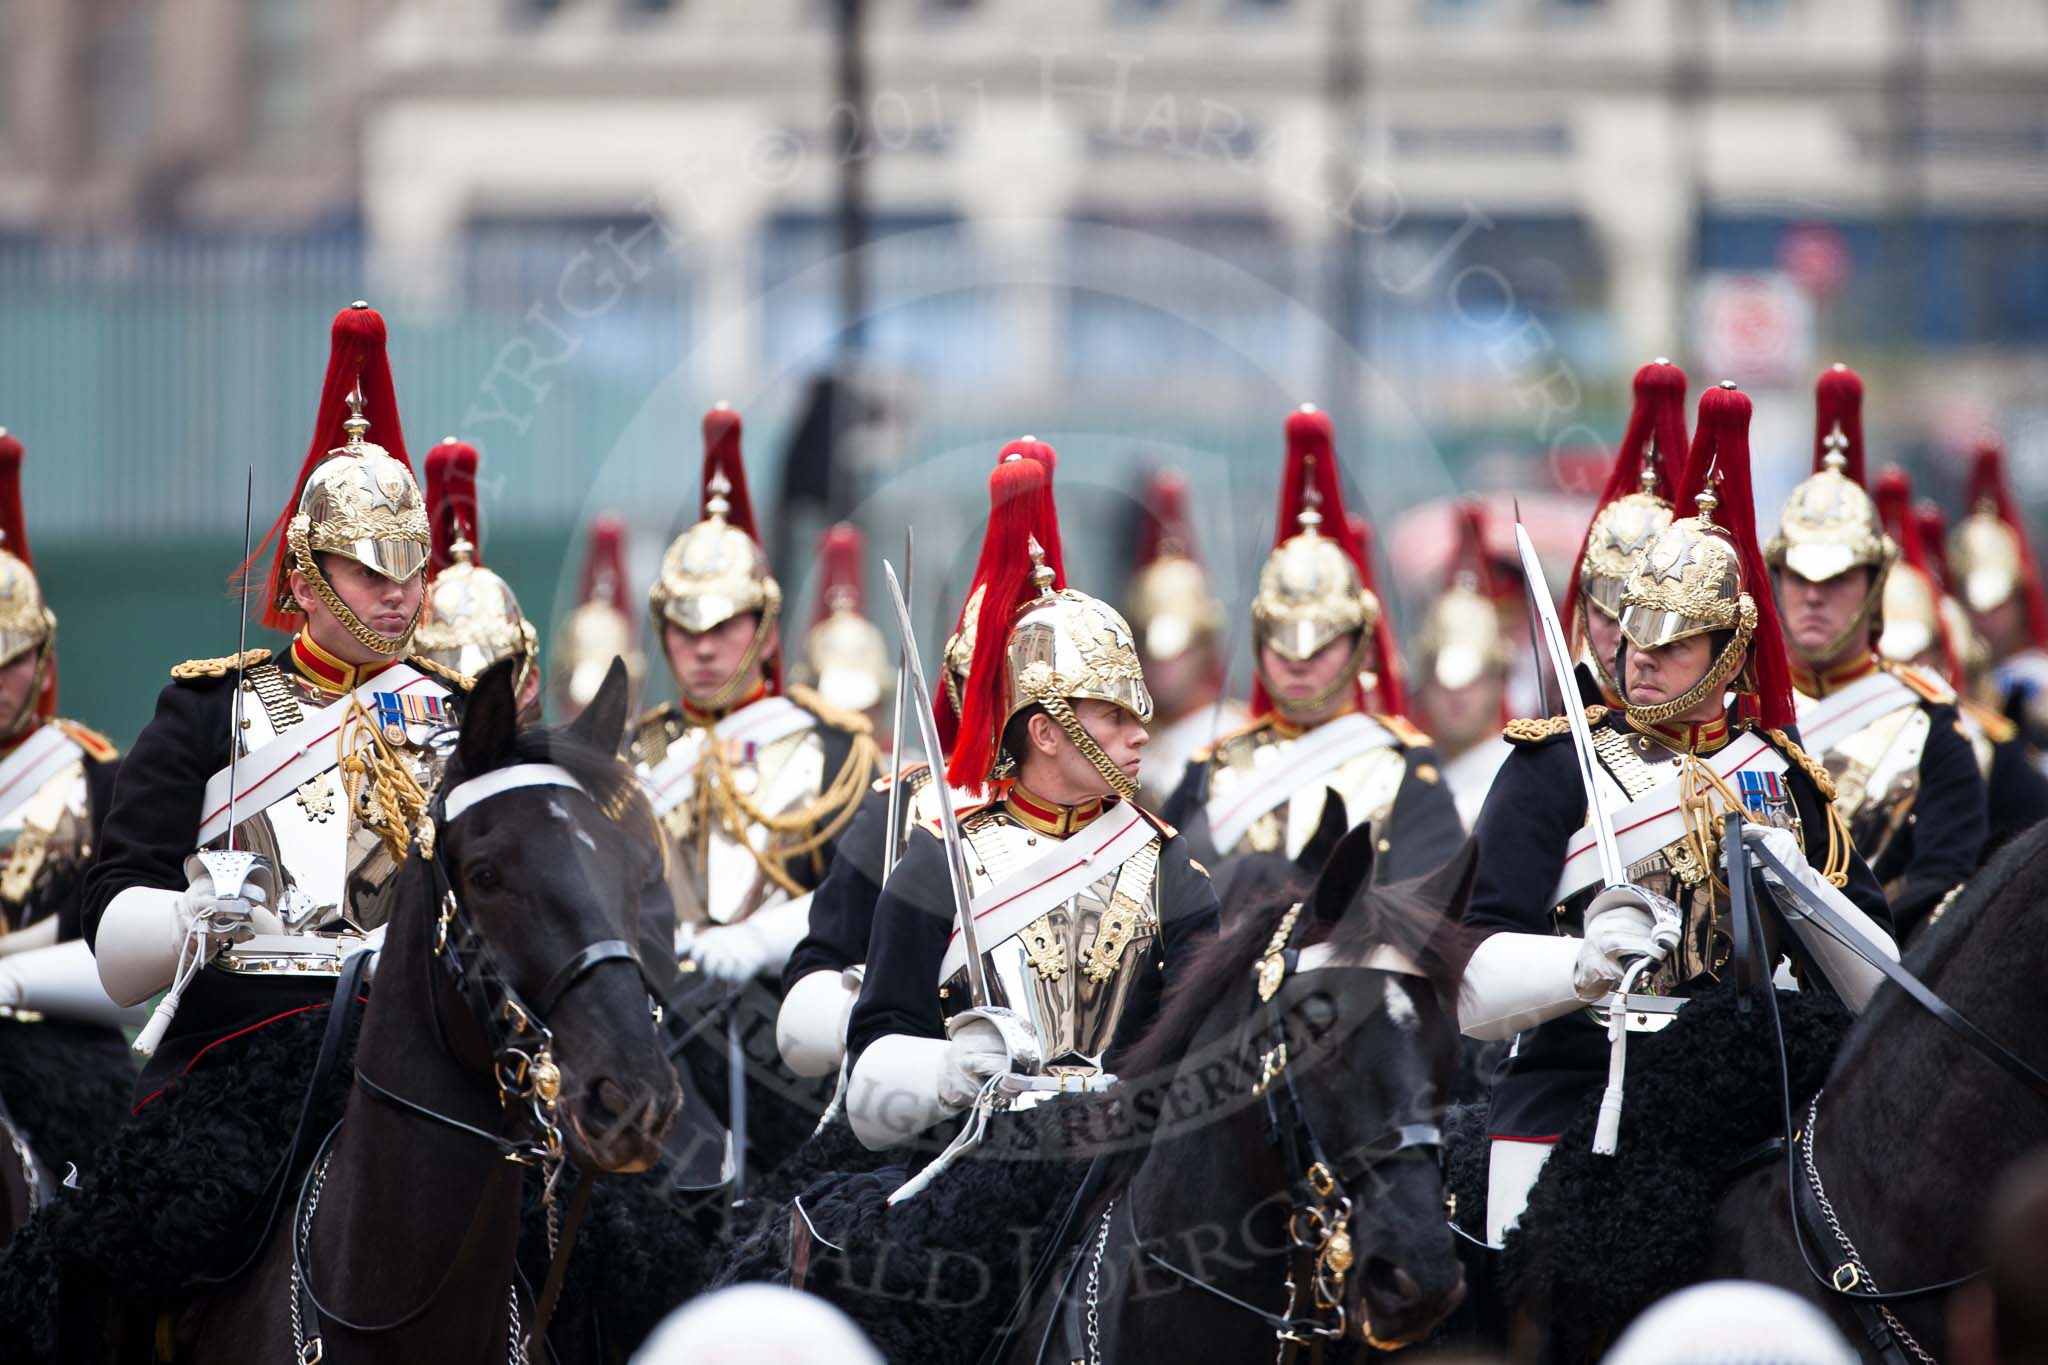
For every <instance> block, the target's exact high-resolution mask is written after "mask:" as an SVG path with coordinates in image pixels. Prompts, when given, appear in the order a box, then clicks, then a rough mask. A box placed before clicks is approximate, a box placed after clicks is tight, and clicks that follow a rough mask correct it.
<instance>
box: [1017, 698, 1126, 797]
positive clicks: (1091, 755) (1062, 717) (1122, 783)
mask: <svg viewBox="0 0 2048 1365" xmlns="http://www.w3.org/2000/svg"><path fill="white" fill-rule="evenodd" d="M1038 704H1039V705H1040V706H1042V707H1044V708H1045V713H1046V714H1047V715H1048V716H1051V717H1052V718H1053V720H1054V721H1055V722H1056V723H1057V724H1058V725H1059V727H1060V729H1062V730H1064V731H1066V732H1067V738H1068V740H1070V741H1071V742H1072V743H1073V746H1074V747H1075V748H1076V749H1078V750H1080V752H1081V757H1083V758H1085V759H1087V760H1088V761H1089V762H1090V763H1092V764H1094V765H1095V771H1096V772H1098V773H1100V774H1101V775H1102V780H1103V781H1105V782H1107V783H1108V784H1109V789H1110V790H1111V791H1113V792H1115V793H1116V794H1117V795H1118V796H1121V797H1122V798H1123V799H1124V800H1126V801H1132V800H1135V799H1136V798H1137V795H1138V783H1137V780H1136V779H1134V778H1133V777H1132V776H1131V775H1130V774H1129V773H1127V772H1125V771H1124V770H1123V769H1122V768H1120V767H1118V766H1117V765H1116V764H1115V763H1114V762H1112V761H1111V759H1110V757H1109V755H1108V754H1107V753H1105V752H1103V748H1102V746H1101V745H1100V744H1098V743H1096V740H1095V736H1093V735H1091V734H1089V733H1088V729H1087V727H1086V726H1084V725H1082V724H1081V718H1080V717H1079V716H1077V715H1075V714H1074V708H1073V707H1072V706H1071V705H1069V704H1068V702H1067V699H1066V698H1065V697H1042V698H1040V699H1039V702H1038Z"/></svg>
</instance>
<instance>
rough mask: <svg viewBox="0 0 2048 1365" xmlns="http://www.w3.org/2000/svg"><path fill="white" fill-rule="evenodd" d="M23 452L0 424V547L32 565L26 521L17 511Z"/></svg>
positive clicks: (19, 442) (16, 441)
mask: <svg viewBox="0 0 2048 1365" xmlns="http://www.w3.org/2000/svg"><path fill="white" fill-rule="evenodd" d="M25 453H26V452H25V451H24V450H23V449H22V445H21V441H20V439H19V438H18V437H15V436H11V435H9V434H8V432H7V430H6V429H5V428H4V427H0V550H5V551H7V553H8V554H11V555H13V556H14V557H15V558H16V559H18V560H20V561H21V562H22V563H24V564H26V565H28V566H29V567H30V568H34V567H35V561H34V560H33V559H30V558H29V553H28V521H27V519H26V518H25V517H24V516H23V515H22V511H21V457H22V456H23V455H24V454H25Z"/></svg>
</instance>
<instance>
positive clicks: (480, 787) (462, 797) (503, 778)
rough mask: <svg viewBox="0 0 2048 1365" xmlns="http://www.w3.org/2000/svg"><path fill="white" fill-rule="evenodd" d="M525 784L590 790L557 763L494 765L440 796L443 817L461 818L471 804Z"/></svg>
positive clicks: (527, 785) (446, 818) (447, 818)
mask: <svg viewBox="0 0 2048 1365" xmlns="http://www.w3.org/2000/svg"><path fill="white" fill-rule="evenodd" d="M523 787H569V788H571V789H573V790H575V791H579V792H582V793H583V794H584V795H586V796H588V795H589V794H590V793H589V791H588V789H587V788H585V787H584V785H583V784H582V783H581V782H578V781H577V780H576V778H575V775H574V774H572V773H571V772H570V771H569V770H568V769H567V768H564V767H562V766H561V765H560V764H556V763H513V764H509V765H507V766H506V767H503V768H493V769H491V770H490V771H489V772H487V773H479V774H478V775H477V776H475V777H472V778H470V779H469V780H468V781H466V782H458V783H456V784H455V786H454V787H453V788H452V789H450V790H449V791H448V792H447V793H446V794H444V795H443V796H442V798H441V820H442V821H443V822H448V821H453V820H457V819H460V818H461V816H462V814H463V812H464V811H467V810H468V809H469V808H470V807H471V806H475V805H479V804H481V803H482V802H485V801H488V800H490V799H491V798H492V797H494V796H502V795H504V794H505V793H506V792H510V791H518V790H520V789H521V788H523Z"/></svg>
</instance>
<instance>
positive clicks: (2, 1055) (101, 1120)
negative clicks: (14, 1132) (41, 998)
mask: <svg viewBox="0 0 2048 1365" xmlns="http://www.w3.org/2000/svg"><path fill="white" fill-rule="evenodd" d="M134 1089H135V1054H134V1053H133V1052H131V1051H130V1050H129V1048H128V1040H127V1038H125V1037H124V1036H122V1033H121V1031H120V1030H119V1029H117V1028H110V1027H108V1026H107V1025H104V1024H74V1023H66V1022H62V1021H59V1020H55V1019H49V1020H44V1021H43V1022H41V1023H34V1024H25V1023H22V1022H20V1021H19V1020H15V1019H0V1102H4V1103H5V1104H6V1106H7V1112H8V1114H9V1115H10V1116H11V1117H12V1118H13V1119H14V1122H15V1123H16V1125H17V1126H19V1127H20V1128H21V1130H22V1134H23V1136H25V1137H26V1138H27V1139H28V1142H29V1146H30V1147H32V1148H33V1149H34V1151H35V1154H36V1157H37V1159H38V1160H39V1161H41V1162H42V1164H43V1165H44V1167H45V1168H47V1170H48V1171H49V1173H50V1174H51V1175H52V1176H54V1177H56V1178H57V1179H58V1180H60V1181H61V1180H62V1179H64V1177H65V1174H66V1172H67V1171H69V1170H70V1169H71V1168H72V1167H77V1168H79V1169H80V1170H83V1169H84V1168H85V1167H86V1166H87V1165H88V1164H89V1163H90V1162H91V1160H92V1154H93V1152H94V1151H96V1150H97V1149H98V1148H99V1147H100V1145H101V1144H102V1143H104V1142H106V1141H107V1140H108V1139H109V1138H111V1137H112V1136H113V1135H114V1130H115V1129H116V1128H118V1127H119V1126H120V1124H121V1121H122V1120H123V1119H125V1118H126V1117H127V1116H128V1101H129V1097H130V1095H131V1094H132V1093H133V1092H134Z"/></svg>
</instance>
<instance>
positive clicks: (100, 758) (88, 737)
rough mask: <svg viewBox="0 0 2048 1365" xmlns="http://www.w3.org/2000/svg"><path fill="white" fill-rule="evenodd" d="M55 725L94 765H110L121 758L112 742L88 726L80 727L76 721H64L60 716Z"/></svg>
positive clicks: (118, 750) (119, 752) (119, 751)
mask: <svg viewBox="0 0 2048 1365" xmlns="http://www.w3.org/2000/svg"><path fill="white" fill-rule="evenodd" d="M56 725H57V728H58V729H59V730H62V731H63V732H64V733H65V734H67V735H69V736H70V737H71V740H72V742H73V743H74V744H76V745H77V746H78V747H79V748H81V749H83V750H85V755H86V757H87V758H90V759H91V760H92V761H93V762H95V763H112V762H113V761H114V760H115V759H117V758H119V757H120V756H121V750H120V749H119V747H117V746H116V745H115V743H114V741H113V740H111V739H108V738H107V737H106V736H105V735H103V734H101V733H100V732H99V731H97V730H95V729H93V728H92V727H91V726H89V725H80V724H79V723H78V722H77V721H75V720H66V719H64V718H63V717H62V716H59V717H57V719H56Z"/></svg>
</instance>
